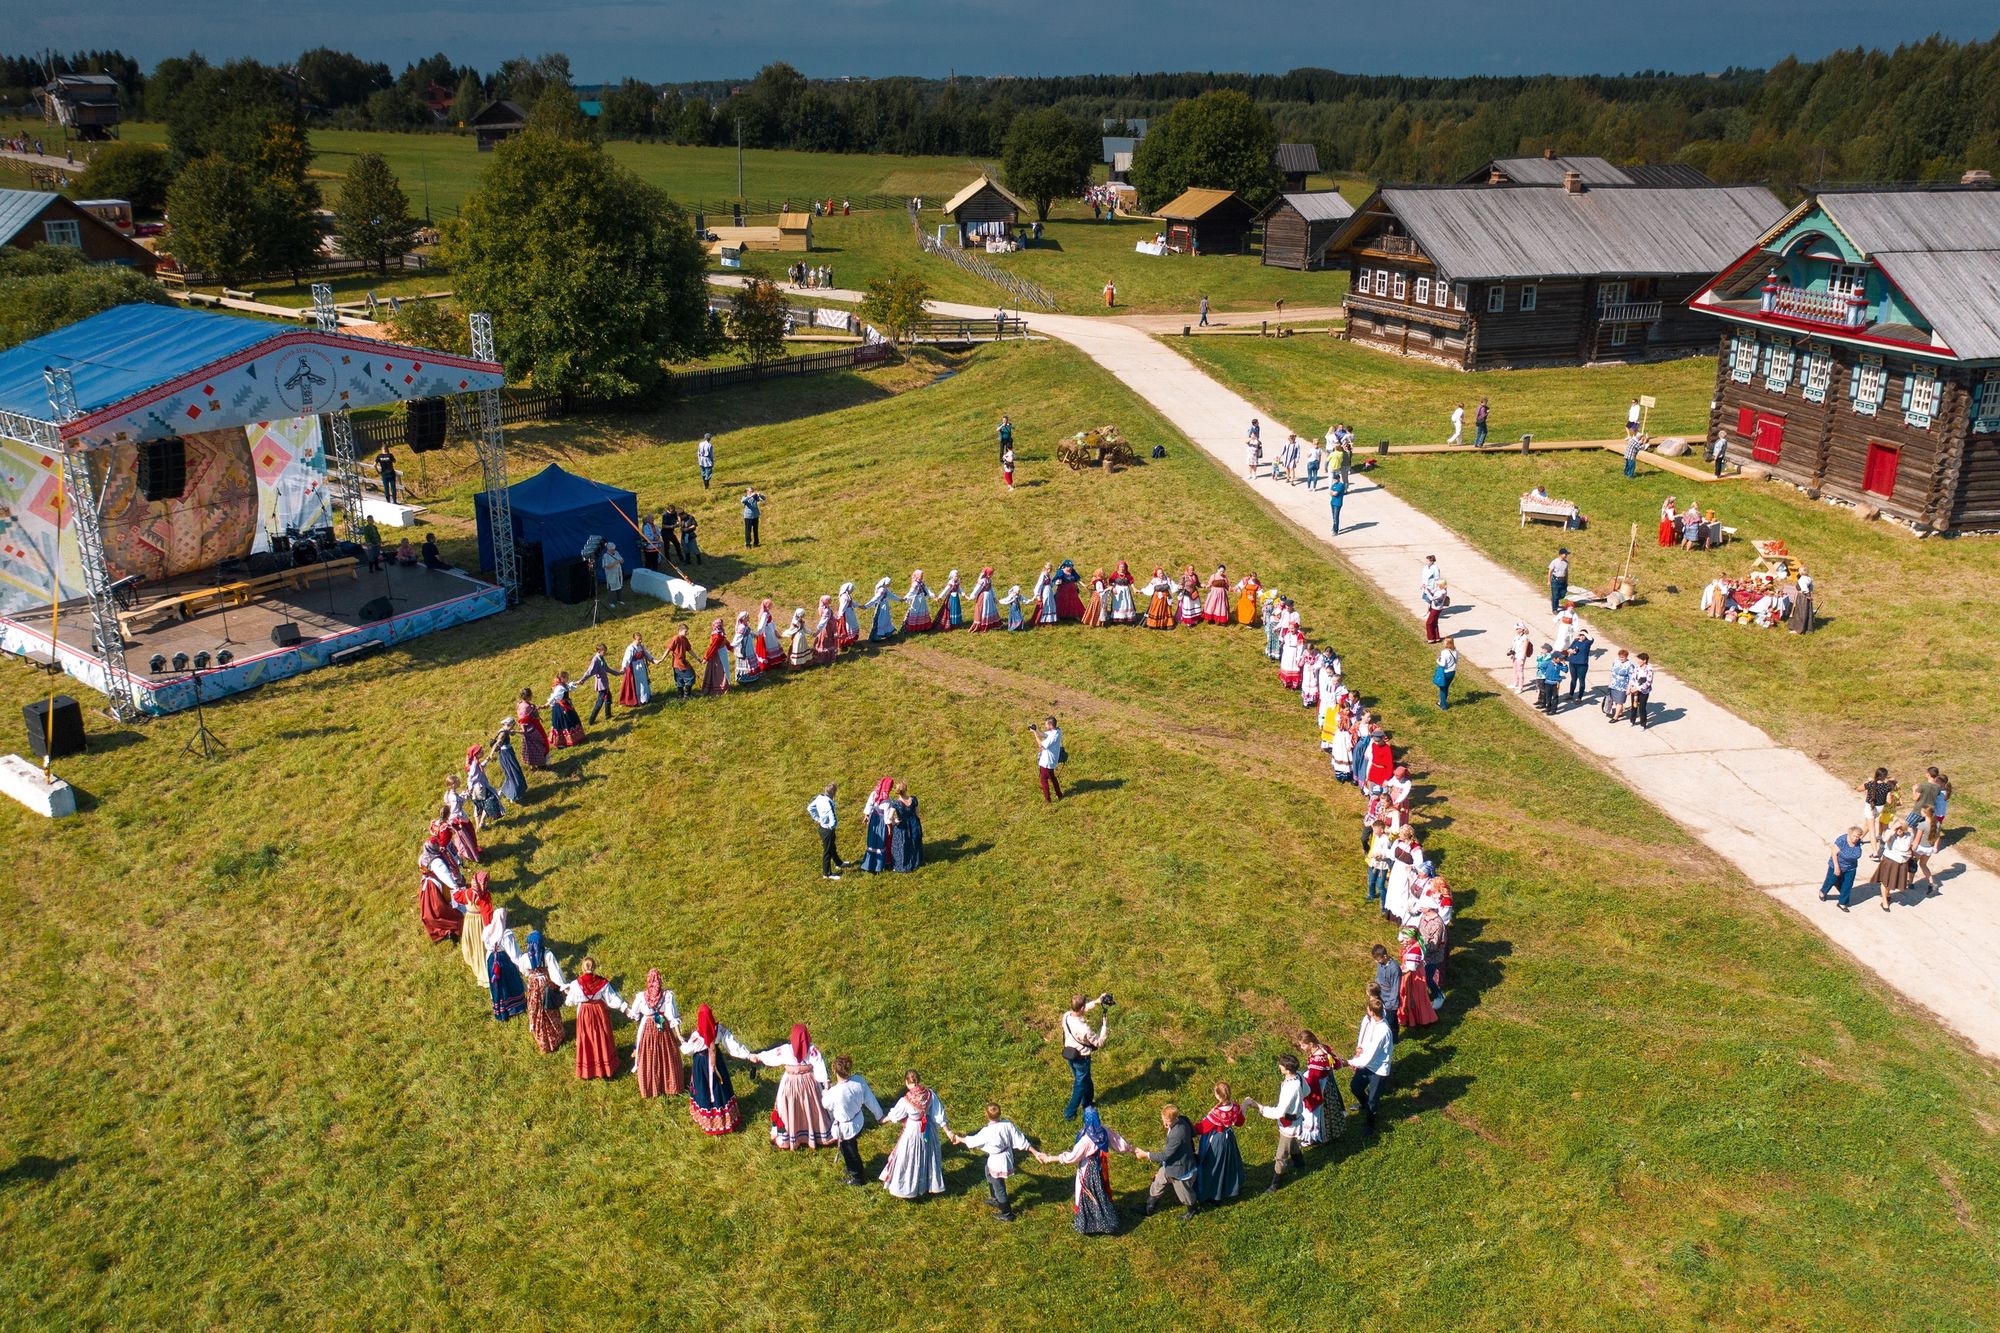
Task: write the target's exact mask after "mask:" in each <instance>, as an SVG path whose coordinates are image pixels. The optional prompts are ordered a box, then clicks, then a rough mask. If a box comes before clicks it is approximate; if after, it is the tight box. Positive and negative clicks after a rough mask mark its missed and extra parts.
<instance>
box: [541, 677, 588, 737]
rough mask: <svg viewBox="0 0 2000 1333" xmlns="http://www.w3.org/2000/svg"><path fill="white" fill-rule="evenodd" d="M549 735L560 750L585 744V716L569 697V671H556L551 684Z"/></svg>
mask: <svg viewBox="0 0 2000 1333" xmlns="http://www.w3.org/2000/svg"><path fill="white" fill-rule="evenodd" d="M549 735H550V736H551V737H552V738H553V739H554V741H555V743H556V748H557V749H558V750H563V749H568V748H569V747H570V746H572V745H581V744H583V718H582V717H580V716H579V715H578V714H577V711H576V705H575V704H574V703H572V702H571V701H570V697H569V672H567V671H558V672H556V677H555V680H554V681H552V682H551V683H550V686H549Z"/></svg>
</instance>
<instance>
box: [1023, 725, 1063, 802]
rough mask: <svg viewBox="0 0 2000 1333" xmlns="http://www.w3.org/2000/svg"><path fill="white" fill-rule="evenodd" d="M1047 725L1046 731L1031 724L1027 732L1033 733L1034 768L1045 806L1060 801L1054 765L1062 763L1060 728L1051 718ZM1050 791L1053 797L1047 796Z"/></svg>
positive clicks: (1059, 785)
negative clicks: (1040, 780) (1040, 785)
mask: <svg viewBox="0 0 2000 1333" xmlns="http://www.w3.org/2000/svg"><path fill="white" fill-rule="evenodd" d="M1048 724H1049V725H1048V727H1047V729H1046V730H1043V729H1040V728H1037V727H1036V726H1035V724H1034V723H1032V722H1030V723H1029V724H1028V730H1029V731H1032V732H1034V733H1035V768H1036V771H1037V772H1038V773H1039V775H1040V776H1041V779H1042V802H1043V804H1045V805H1046V804H1049V803H1051V802H1052V801H1060V800H1061V799H1062V783H1060V782H1058V781H1056V765H1057V764H1060V763H1061V762H1062V761H1063V736H1062V728H1061V727H1059V726H1057V725H1056V720H1055V718H1054V717H1053V716H1052V717H1050V718H1049V719H1048ZM1051 790H1053V791H1054V792H1055V795H1054V796H1053V797H1051V796H1050V795H1049V792H1050V791H1051Z"/></svg>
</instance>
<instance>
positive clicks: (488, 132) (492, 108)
mask: <svg viewBox="0 0 2000 1333" xmlns="http://www.w3.org/2000/svg"><path fill="white" fill-rule="evenodd" d="M466 124H468V125H469V126H471V127H472V133H473V135H474V136H475V137H476V138H477V139H478V140H479V151H480V152H482V153H490V152H492V151H493V150H494V148H496V147H497V146H498V145H499V144H500V142H501V141H502V140H505V139H511V138H513V137H514V136H515V135H517V134H519V133H520V132H521V131H522V130H524V129H526V128H528V113H527V112H526V111H524V110H523V109H522V108H521V104H520V103H519V102H510V101H508V100H507V99H506V98H504V97H503V98H501V99H500V100H499V101H497V102H488V103H487V104H486V105H485V106H483V107H481V108H479V112H478V114H477V115H475V116H473V118H472V119H471V120H469V121H467V122H466Z"/></svg>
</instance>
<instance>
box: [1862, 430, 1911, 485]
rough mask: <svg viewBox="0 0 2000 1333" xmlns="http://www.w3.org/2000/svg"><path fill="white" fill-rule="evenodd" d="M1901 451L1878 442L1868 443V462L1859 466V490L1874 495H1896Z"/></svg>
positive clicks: (1871, 441) (1901, 456)
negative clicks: (1897, 471)
mask: <svg viewBox="0 0 2000 1333" xmlns="http://www.w3.org/2000/svg"><path fill="white" fill-rule="evenodd" d="M1902 461H1903V451H1902V450H1901V449H1898V448H1897V447H1896V446H1895V445H1893V444H1884V443H1882V442H1881V441H1880V440H1870V441H1868V460H1867V462H1865V463H1863V464H1862V465H1861V489H1862V490H1864V491H1869V492H1871V493H1873V494H1875V495H1894V494H1895V493H1896V469H1897V467H1898V466H1900V465H1901V463H1902Z"/></svg>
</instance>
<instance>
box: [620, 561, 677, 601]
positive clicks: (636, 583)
mask: <svg viewBox="0 0 2000 1333" xmlns="http://www.w3.org/2000/svg"><path fill="white" fill-rule="evenodd" d="M625 582H626V585H627V586H629V587H630V588H631V589H632V591H633V592H636V593H638V594H640V595H641V596H643V597H651V598H654V599H655V600H657V601H662V602H669V603H671V602H672V601H673V600H674V594H673V590H672V589H671V588H669V587H668V586H667V585H668V584H669V583H671V582H673V579H672V577H671V576H670V575H666V574H662V573H661V572H660V571H659V570H657V569H635V570H632V571H631V572H630V573H628V574H626V576H625Z"/></svg>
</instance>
